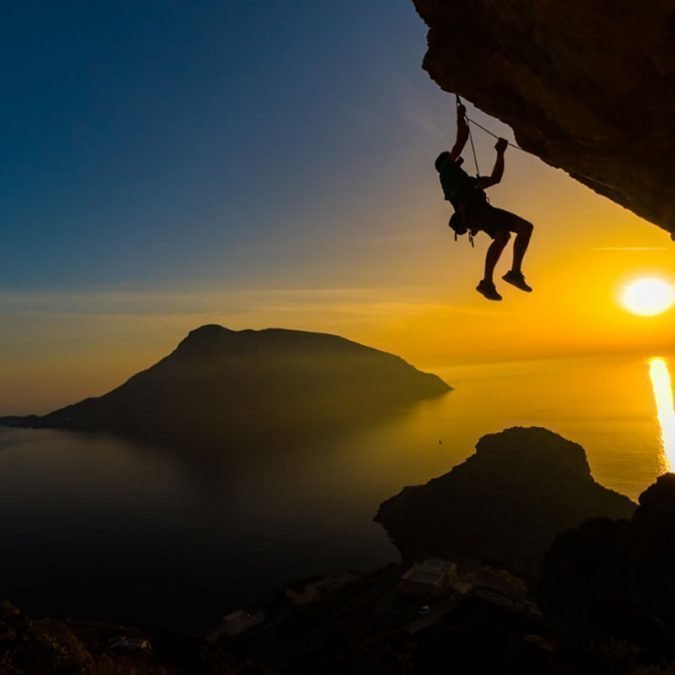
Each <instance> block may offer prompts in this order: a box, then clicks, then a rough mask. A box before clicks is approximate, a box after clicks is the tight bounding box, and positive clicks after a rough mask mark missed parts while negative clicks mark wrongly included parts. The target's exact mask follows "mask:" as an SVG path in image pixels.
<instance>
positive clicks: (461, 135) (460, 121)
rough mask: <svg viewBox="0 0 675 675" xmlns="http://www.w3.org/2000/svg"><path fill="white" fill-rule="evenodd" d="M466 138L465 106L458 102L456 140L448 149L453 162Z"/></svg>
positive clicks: (460, 152)
mask: <svg viewBox="0 0 675 675" xmlns="http://www.w3.org/2000/svg"><path fill="white" fill-rule="evenodd" d="M468 140H469V123H468V122H467V121H466V108H465V107H464V106H463V105H461V104H460V105H458V106H457V140H455V144H454V145H453V146H452V150H450V158H451V159H452V161H453V162H455V161H457V160H458V159H459V156H460V155H461V154H462V150H464V146H465V145H466V142H467V141H468Z"/></svg>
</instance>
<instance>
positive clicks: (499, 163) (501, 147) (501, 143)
mask: <svg viewBox="0 0 675 675" xmlns="http://www.w3.org/2000/svg"><path fill="white" fill-rule="evenodd" d="M507 146H508V142H507V141H506V139H505V138H500V139H499V140H498V141H497V145H495V148H496V149H497V159H496V161H495V165H494V167H493V168H492V175H490V176H480V177H479V178H478V185H479V186H480V187H482V188H483V189H485V188H489V187H492V186H493V185H497V183H499V182H500V181H501V179H502V176H503V175H504V153H505V152H506V148H507Z"/></svg>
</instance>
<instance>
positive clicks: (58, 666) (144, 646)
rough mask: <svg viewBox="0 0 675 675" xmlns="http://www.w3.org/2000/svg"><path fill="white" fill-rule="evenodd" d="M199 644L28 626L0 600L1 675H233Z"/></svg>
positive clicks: (131, 633) (62, 624)
mask: <svg viewBox="0 0 675 675" xmlns="http://www.w3.org/2000/svg"><path fill="white" fill-rule="evenodd" d="M240 672H241V671H240V670H235V668H234V667H232V665H231V662H230V660H229V659H227V658H226V657H225V656H224V655H223V654H222V653H221V652H219V651H218V650H216V649H214V648H213V647H212V646H210V645H208V644H207V643H205V642H204V641H201V640H197V639H194V640H187V639H179V638H175V637H173V636H170V635H169V634H161V635H157V636H149V635H146V634H144V633H143V632H141V631H139V630H138V629H135V628H130V627H128V626H126V627H125V626H116V625H110V624H97V623H93V622H74V621H57V620H54V619H42V620H32V619H30V618H29V617H27V616H25V615H24V614H23V613H22V612H20V611H19V610H18V609H17V608H16V607H14V606H13V605H11V604H10V603H9V602H7V601H5V600H0V673H2V675H140V674H141V673H143V675H235V673H240Z"/></svg>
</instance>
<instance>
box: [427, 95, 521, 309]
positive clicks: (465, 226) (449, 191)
mask: <svg viewBox="0 0 675 675" xmlns="http://www.w3.org/2000/svg"><path fill="white" fill-rule="evenodd" d="M469 134H470V130H469V124H468V122H467V119H466V108H465V107H464V106H463V105H461V104H458V106H457V140H456V141H455V145H454V146H453V148H452V150H450V151H449V152H448V151H447V150H446V151H445V152H442V153H441V154H440V155H439V156H438V158H437V159H436V170H437V171H438V173H439V175H440V179H441V186H442V187H443V194H444V195H445V198H446V199H447V200H448V201H449V202H450V203H451V204H452V206H453V207H454V209H455V213H454V214H453V216H452V218H451V219H450V227H451V228H452V229H453V230H454V231H455V236H457V235H459V234H465V233H466V232H469V235H470V237H472V238H473V236H474V235H475V234H476V233H478V232H479V231H482V232H485V233H486V234H488V235H489V236H490V237H492V243H491V244H490V247H489V248H488V250H487V254H486V256H485V276H484V277H483V279H482V280H481V281H480V283H479V284H478V286H477V287H476V290H477V291H478V292H479V293H481V294H482V295H484V296H485V297H486V298H487V299H488V300H501V299H502V296H501V295H499V293H498V292H497V288H496V287H495V284H494V279H493V274H494V269H495V265H496V264H497V261H498V260H499V258H500V257H501V254H502V251H503V250H504V247H505V246H506V244H507V243H508V241H509V239H510V238H511V232H513V233H514V234H515V235H516V240H515V242H514V244H513V265H512V267H511V269H510V270H509V271H508V272H507V273H506V274H505V275H504V276H503V277H502V279H504V281H506V282H508V283H510V284H512V285H513V286H515V287H516V288H519V289H520V290H522V291H527V292H530V291H531V290H532V288H531V287H530V286H529V285H528V284H527V282H526V281H525V277H524V276H523V271H522V264H523V258H524V256H525V252H526V251H527V247H528V245H529V243H530V237H531V236H532V229H533V227H532V224H531V223H529V222H528V221H527V220H525V219H524V218H521V217H520V216H517V215H515V214H514V213H509V212H508V211H504V209H498V208H495V207H494V206H492V205H491V204H490V203H489V202H488V200H487V196H486V195H485V189H486V188H489V187H492V186H493V185H497V183H499V182H500V181H501V179H502V175H503V173H504V153H505V152H506V148H507V146H508V142H507V141H506V139H504V138H500V139H499V140H498V141H497V144H496V146H495V148H496V149H497V160H496V162H495V165H494V168H493V169H492V174H491V175H490V176H477V177H476V178H472V177H471V176H469V174H467V173H466V171H464V169H462V168H461V165H462V163H463V161H464V160H463V159H462V158H461V154H462V150H464V146H465V145H466V142H467V140H468V139H469Z"/></svg>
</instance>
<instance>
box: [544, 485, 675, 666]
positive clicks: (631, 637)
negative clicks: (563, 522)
mask: <svg viewBox="0 0 675 675" xmlns="http://www.w3.org/2000/svg"><path fill="white" fill-rule="evenodd" d="M538 596H539V599H540V604H541V606H542V608H543V609H544V610H545V612H546V615H547V618H548V620H549V622H550V624H551V625H552V626H553V627H554V629H555V631H556V634H557V635H558V637H559V639H560V641H561V642H562V643H563V644H565V645H566V646H567V647H568V648H570V649H572V650H575V651H581V652H583V653H589V652H590V653H593V652H594V651H597V650H598V649H599V648H598V645H600V646H606V645H607V644H617V643H620V644H622V645H623V652H624V654H625V656H624V661H628V663H630V659H629V658H628V657H630V658H631V659H633V660H636V661H637V660H647V661H659V662H660V661H663V660H672V659H675V475H673V474H666V475H664V476H661V477H660V478H659V479H658V480H657V481H656V483H655V484H654V485H652V486H651V487H650V488H649V489H648V490H646V491H645V492H644V493H643V494H642V495H641V496H640V505H639V507H638V508H637V510H636V511H635V513H634V514H633V517H632V519H630V520H620V521H610V520H606V519H595V520H591V521H588V522H586V523H584V524H583V525H582V526H581V527H579V528H578V529H576V530H573V531H570V532H566V533H564V534H561V535H560V536H559V537H558V539H557V540H556V542H555V544H554V545H553V546H552V547H551V549H550V551H549V552H548V554H547V556H546V559H545V562H544V565H543V572H542V579H541V584H540V586H539V591H538ZM668 672H671V671H668Z"/></svg>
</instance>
